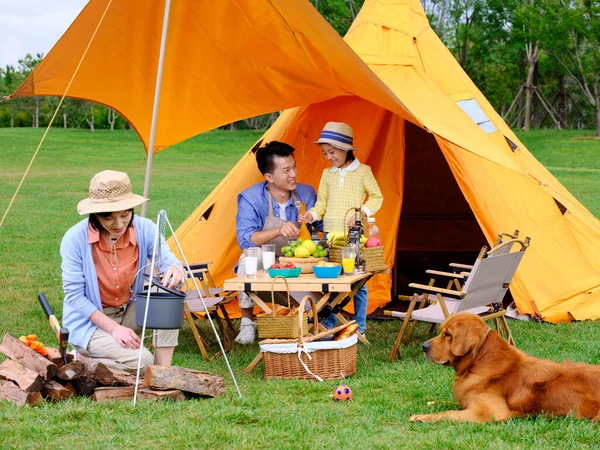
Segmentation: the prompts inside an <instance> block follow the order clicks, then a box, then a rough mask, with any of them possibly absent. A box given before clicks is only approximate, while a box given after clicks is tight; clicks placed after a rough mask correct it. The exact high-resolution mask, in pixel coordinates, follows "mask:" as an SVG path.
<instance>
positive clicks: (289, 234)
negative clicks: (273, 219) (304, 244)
mask: <svg viewBox="0 0 600 450" xmlns="http://www.w3.org/2000/svg"><path fill="white" fill-rule="evenodd" d="M299 234H300V230H299V229H298V227H297V226H296V225H294V224H293V223H292V222H286V223H284V224H283V225H281V226H280V227H279V235H280V236H283V237H285V238H295V237H296V236H298V235H299Z"/></svg>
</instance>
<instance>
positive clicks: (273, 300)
mask: <svg viewBox="0 0 600 450" xmlns="http://www.w3.org/2000/svg"><path fill="white" fill-rule="evenodd" d="M277 278H281V279H282V280H283V281H284V283H285V289H286V291H287V301H288V308H291V307H292V306H291V303H290V285H289V284H288V281H287V278H285V277H284V276H281V275H277V276H276V277H275V278H273V281H271V304H272V305H273V311H272V312H273V317H275V290H274V289H275V280H276V279H277Z"/></svg>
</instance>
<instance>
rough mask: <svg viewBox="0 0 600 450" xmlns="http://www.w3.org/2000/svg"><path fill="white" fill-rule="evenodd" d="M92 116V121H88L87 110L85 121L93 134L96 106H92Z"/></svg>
mask: <svg viewBox="0 0 600 450" xmlns="http://www.w3.org/2000/svg"><path fill="white" fill-rule="evenodd" d="M90 115H91V116H92V117H91V119H88V116H87V110H86V112H85V121H86V122H87V123H88V125H89V127H90V131H91V132H92V133H93V132H94V105H91V106H90Z"/></svg>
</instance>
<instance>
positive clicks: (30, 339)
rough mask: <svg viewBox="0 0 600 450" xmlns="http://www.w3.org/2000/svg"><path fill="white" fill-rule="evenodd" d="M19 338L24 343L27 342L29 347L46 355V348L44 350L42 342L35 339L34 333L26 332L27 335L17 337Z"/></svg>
mask: <svg viewBox="0 0 600 450" xmlns="http://www.w3.org/2000/svg"><path fill="white" fill-rule="evenodd" d="M19 340H20V341H21V342H24V343H25V344H27V345H28V346H29V347H31V348H32V349H34V350H35V351H36V352H38V353H39V354H40V355H42V356H48V350H46V347H45V346H44V344H43V343H42V342H40V341H38V340H37V336H36V335H35V334H28V335H27V336H21V337H20V338H19Z"/></svg>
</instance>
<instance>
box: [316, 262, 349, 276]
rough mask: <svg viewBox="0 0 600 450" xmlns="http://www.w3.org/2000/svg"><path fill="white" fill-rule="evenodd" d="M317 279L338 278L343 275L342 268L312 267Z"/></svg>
mask: <svg viewBox="0 0 600 450" xmlns="http://www.w3.org/2000/svg"><path fill="white" fill-rule="evenodd" d="M312 268H313V272H314V274H315V277H317V278H337V277H339V276H340V273H342V266H340V265H337V266H331V267H327V266H312Z"/></svg>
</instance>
